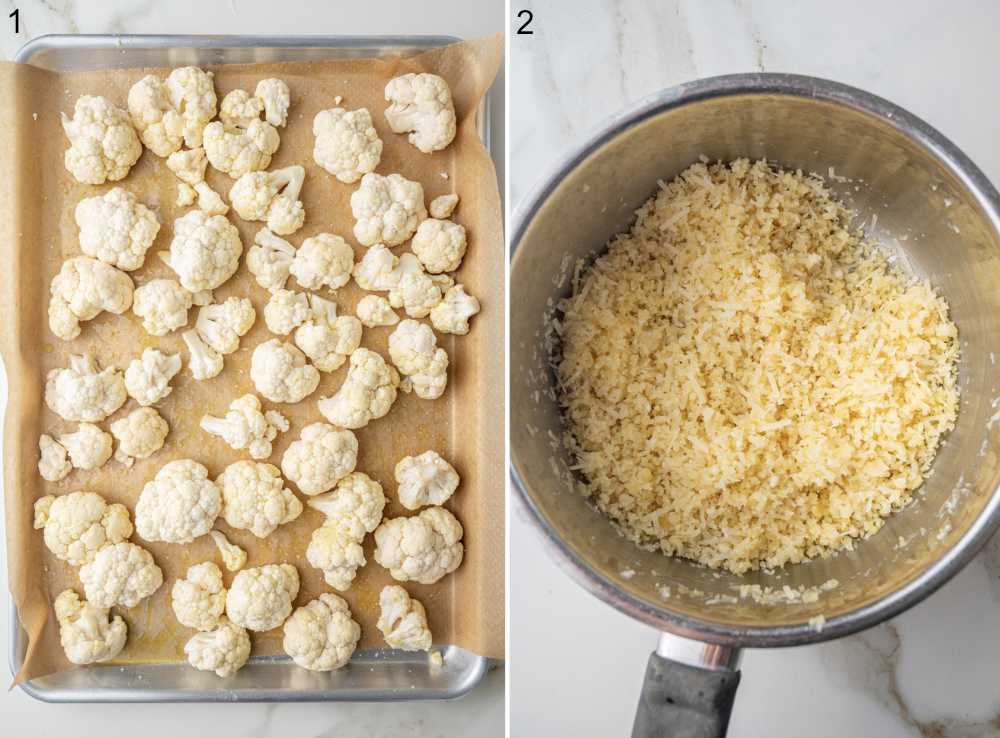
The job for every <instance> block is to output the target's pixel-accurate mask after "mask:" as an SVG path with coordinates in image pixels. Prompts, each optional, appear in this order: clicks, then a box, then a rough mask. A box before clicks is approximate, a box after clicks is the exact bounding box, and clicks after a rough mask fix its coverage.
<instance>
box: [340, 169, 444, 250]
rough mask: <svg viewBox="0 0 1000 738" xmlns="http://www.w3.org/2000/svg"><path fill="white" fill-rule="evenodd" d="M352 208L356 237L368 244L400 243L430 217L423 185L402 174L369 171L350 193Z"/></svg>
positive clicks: (362, 242) (392, 244)
mask: <svg viewBox="0 0 1000 738" xmlns="http://www.w3.org/2000/svg"><path fill="white" fill-rule="evenodd" d="M351 212H352V213H353V214H354V219H355V220H356V221H357V222H356V223H355V224H354V237H355V238H357V239H358V241H359V242H360V243H361V244H363V245H365V246H373V245H374V244H376V243H384V244H385V245H386V246H398V245H399V244H401V243H403V241H406V240H407V239H408V238H410V236H412V235H413V234H414V233H415V232H416V230H417V226H418V225H419V224H420V221H422V220H424V219H425V218H426V217H427V210H426V209H425V208H424V188H423V187H421V185H420V183H419V182H411V181H410V180H408V179H406V177H404V176H402V175H401V174H390V175H389V176H387V177H383V176H382V175H381V174H376V173H375V172H369V173H368V174H366V175H365V176H364V177H362V178H361V186H360V187H359V188H358V189H357V190H355V191H354V192H353V193H352V194H351Z"/></svg>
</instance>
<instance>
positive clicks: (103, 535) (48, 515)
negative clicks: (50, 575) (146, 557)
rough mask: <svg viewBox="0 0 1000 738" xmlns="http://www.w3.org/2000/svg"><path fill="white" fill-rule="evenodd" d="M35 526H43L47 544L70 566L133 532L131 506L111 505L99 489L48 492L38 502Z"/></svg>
mask: <svg viewBox="0 0 1000 738" xmlns="http://www.w3.org/2000/svg"><path fill="white" fill-rule="evenodd" d="M34 526H35V529H36V530H38V529H44V531H43V536H44V539H45V545H46V546H47V547H48V549H49V551H51V552H52V553H53V554H55V556H56V558H58V559H61V560H62V561H66V562H67V563H69V564H70V565H71V566H80V565H82V564H86V563H87V562H88V561H90V560H91V559H92V558H94V554H96V553H97V551H98V550H99V549H100V548H101V547H102V546H105V545H108V544H112V543H120V542H121V541H124V540H127V539H128V537H129V536H130V535H132V522H131V521H130V520H129V517H128V510H127V509H126V508H125V506H124V505H119V504H117V503H115V504H113V505H109V504H108V503H107V502H105V501H104V498H103V497H101V496H100V495H99V494H97V493H96V492H70V493H69V494H65V495H60V496H59V497H53V496H52V495H48V496H46V497H42V498H41V499H40V500H38V501H37V502H35V522H34Z"/></svg>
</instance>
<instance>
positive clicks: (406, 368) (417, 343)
mask: <svg viewBox="0 0 1000 738" xmlns="http://www.w3.org/2000/svg"><path fill="white" fill-rule="evenodd" d="M389 357H390V358H391V359H392V363H393V364H395V365H396V368H397V369H399V371H400V372H401V373H402V374H405V375H406V376H407V377H409V378H410V381H411V382H412V383H413V391H414V392H416V393H417V396H418V397H423V398H424V399H425V400H435V399H437V398H438V397H440V396H441V395H442V394H443V393H444V388H445V386H446V385H447V384H448V354H447V353H446V352H445V350H444V349H443V348H438V345H437V336H435V335H434V331H432V330H431V328H430V326H429V325H426V324H425V323H419V322H417V321H416V320H404V321H403V322H402V323H400V324H399V325H398V326H397V327H396V330H394V331H393V332H392V333H391V334H390V336H389Z"/></svg>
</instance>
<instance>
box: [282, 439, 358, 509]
mask: <svg viewBox="0 0 1000 738" xmlns="http://www.w3.org/2000/svg"><path fill="white" fill-rule="evenodd" d="M357 462H358V439H357V438H356V437H355V436H354V434H353V433H351V431H349V430H341V429H340V428H334V427H333V426H332V425H327V424H326V423H312V424H310V425H307V426H306V427H305V428H303V429H302V433H301V435H300V436H299V440H297V441H293V442H292V443H291V444H290V445H289V446H288V448H287V449H286V450H285V453H284V455H283V456H282V457H281V471H282V472H283V473H284V475H285V476H286V477H288V479H290V480H291V481H293V482H295V485H296V486H297V487H298V488H299V491H301V492H302V493H303V494H307V495H318V494H320V493H321V492H326V491H327V490H328V489H332V488H333V486H334V485H335V484H337V482H339V481H340V480H341V479H343V478H344V477H346V476H347V475H348V474H350V473H351V472H352V471H354V467H355V465H356V464H357Z"/></svg>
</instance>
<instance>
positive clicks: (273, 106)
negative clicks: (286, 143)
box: [253, 77, 292, 128]
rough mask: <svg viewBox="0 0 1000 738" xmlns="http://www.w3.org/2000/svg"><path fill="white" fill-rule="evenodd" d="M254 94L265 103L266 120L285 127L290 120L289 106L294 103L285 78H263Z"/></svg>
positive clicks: (279, 126) (273, 124)
mask: <svg viewBox="0 0 1000 738" xmlns="http://www.w3.org/2000/svg"><path fill="white" fill-rule="evenodd" d="M253 94H254V96H255V97H256V98H258V99H259V100H260V101H261V102H262V103H263V105H264V120H266V121H267V122H268V123H270V124H271V125H272V126H277V127H278V128H284V127H285V123H286V122H287V121H288V108H289V106H290V105H291V104H292V95H291V92H290V91H289V90H288V85H287V84H285V82H284V80H280V79H275V78H274V77H269V78H268V79H262V80H261V81H260V82H258V83H257V87H256V89H254V91H253Z"/></svg>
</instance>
